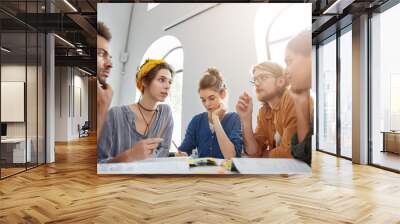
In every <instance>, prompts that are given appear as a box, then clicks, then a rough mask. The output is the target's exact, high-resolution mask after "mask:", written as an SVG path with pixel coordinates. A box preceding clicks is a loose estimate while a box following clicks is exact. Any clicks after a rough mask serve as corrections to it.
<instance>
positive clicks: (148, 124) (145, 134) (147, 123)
mask: <svg viewBox="0 0 400 224" xmlns="http://www.w3.org/2000/svg"><path fill="white" fill-rule="evenodd" d="M138 105H139V106H138V109H139V112H140V115H141V116H142V118H143V121H144V123H145V124H146V129H145V130H144V133H143V135H144V136H145V137H146V138H147V134H148V132H149V131H150V130H149V129H150V124H151V122H152V121H153V119H154V116H155V115H156V113H157V109H155V110H147V109H146V108H144V107H143V106H142V105H141V104H140V103H139V102H138ZM142 109H144V110H146V111H153V112H155V113H153V115H152V116H151V118H150V121H149V122H147V120H146V118H145V116H144V114H143V112H142Z"/></svg>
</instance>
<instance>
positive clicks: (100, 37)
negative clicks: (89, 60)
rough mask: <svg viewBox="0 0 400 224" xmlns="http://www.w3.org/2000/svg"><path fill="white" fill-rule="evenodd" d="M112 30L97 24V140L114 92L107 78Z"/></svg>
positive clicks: (100, 23)
mask: <svg viewBox="0 0 400 224" xmlns="http://www.w3.org/2000/svg"><path fill="white" fill-rule="evenodd" d="M110 40H111V33H110V30H109V29H108V28H107V27H106V26H105V25H104V23H102V22H97V138H99V136H100V133H101V130H102V128H103V125H104V121H105V119H106V117H107V111H108V108H109V106H110V104H111V100H112V95H113V91H112V88H111V86H110V85H109V84H107V78H108V76H109V75H110V71H111V68H112V62H111V56H110V54H109V42H110Z"/></svg>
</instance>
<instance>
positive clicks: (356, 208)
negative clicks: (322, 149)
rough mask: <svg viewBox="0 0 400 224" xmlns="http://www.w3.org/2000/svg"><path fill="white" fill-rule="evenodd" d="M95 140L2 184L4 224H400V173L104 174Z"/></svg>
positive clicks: (327, 162) (331, 167)
mask: <svg viewBox="0 0 400 224" xmlns="http://www.w3.org/2000/svg"><path fill="white" fill-rule="evenodd" d="M95 163H96V144H95V139H94V138H93V137H91V138H85V139H82V140H81V141H76V142H70V143H69V144H57V148H56V163H55V164H51V165H46V166H41V167H39V168H36V169H33V170H29V171H28V172H26V173H22V174H19V175H17V176H14V177H10V178H8V179H5V180H3V181H0V223H44V222H47V223H374V224H375V223H400V175H399V174H395V173H391V172H387V171H384V170H380V169H377V168H374V167H369V166H359V165H353V164H351V162H350V161H347V160H343V159H337V158H335V157H333V156H330V155H326V154H323V153H319V152H316V153H314V160H313V174H312V175H310V176H301V175H294V176H234V177H232V176H223V177H221V176H98V175H97V174H96V164H95Z"/></svg>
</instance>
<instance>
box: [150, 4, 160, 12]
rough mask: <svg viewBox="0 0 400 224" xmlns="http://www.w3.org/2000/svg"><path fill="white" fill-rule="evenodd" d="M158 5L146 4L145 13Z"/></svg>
mask: <svg viewBox="0 0 400 224" xmlns="http://www.w3.org/2000/svg"><path fill="white" fill-rule="evenodd" d="M159 4H160V3H147V11H150V10H152V9H154V8H155V7H157V6H158V5H159Z"/></svg>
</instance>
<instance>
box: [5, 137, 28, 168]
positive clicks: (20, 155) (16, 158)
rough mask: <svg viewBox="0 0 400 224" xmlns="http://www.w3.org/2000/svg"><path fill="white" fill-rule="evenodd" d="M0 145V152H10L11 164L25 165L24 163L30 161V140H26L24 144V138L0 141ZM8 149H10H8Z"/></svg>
mask: <svg viewBox="0 0 400 224" xmlns="http://www.w3.org/2000/svg"><path fill="white" fill-rule="evenodd" d="M26 143H27V147H26V151H25V144H26ZM1 144H2V152H6V151H8V150H11V151H12V163H25V162H30V161H31V157H32V154H31V145H32V141H31V139H30V138H27V139H26V142H25V138H6V139H1ZM4 147H5V148H4ZM9 147H12V148H11V149H10V148H9ZM2 157H3V156H2ZM25 160H26V161H25Z"/></svg>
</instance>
